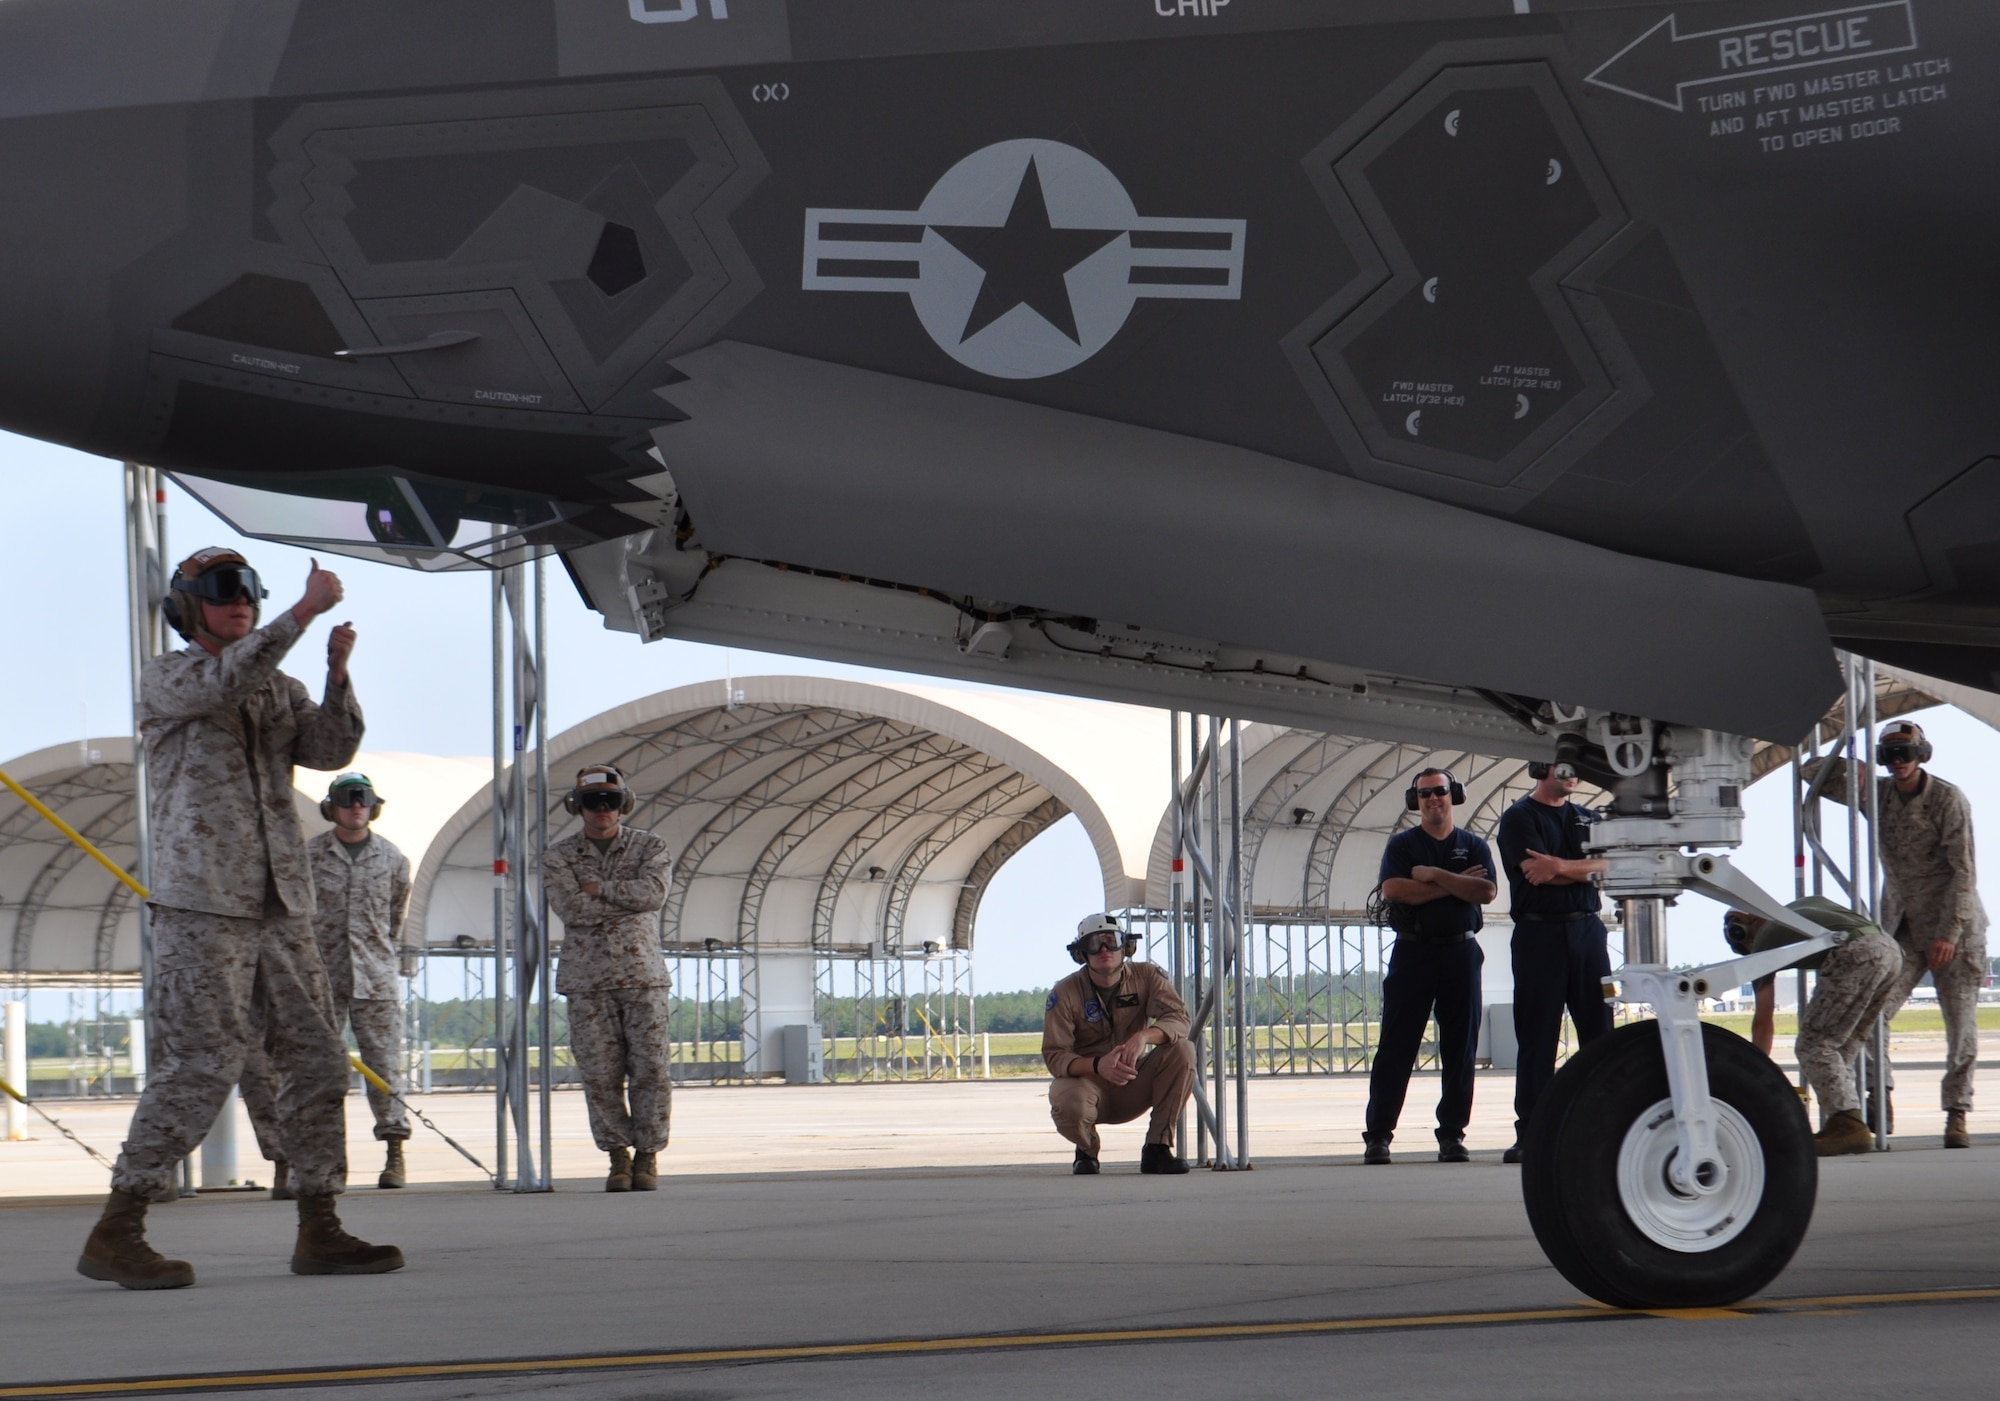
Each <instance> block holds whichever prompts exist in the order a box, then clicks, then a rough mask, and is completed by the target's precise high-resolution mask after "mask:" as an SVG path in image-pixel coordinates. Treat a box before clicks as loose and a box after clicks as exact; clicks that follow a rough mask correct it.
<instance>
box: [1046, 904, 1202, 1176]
mask: <svg viewBox="0 0 2000 1401" xmlns="http://www.w3.org/2000/svg"><path fill="white" fill-rule="evenodd" d="M1137 948H1138V939H1137V937H1136V936H1134V935H1132V934H1129V933H1127V932H1126V931H1125V930H1123V929H1121V928H1120V927H1119V925H1118V921H1117V920H1115V919H1113V918H1112V917H1111V916H1110V915H1108V914H1099V915H1092V916H1090V917H1089V918H1088V919H1086V920H1084V921H1083V923H1081V924H1079V925H1078V926H1077V931H1076V938H1074V939H1072V940H1071V941H1070V944H1069V956H1070V957H1071V958H1072V959H1073V960H1075V961H1076V962H1078V963H1081V964H1082V965H1083V967H1081V968H1079V969H1078V970H1077V971H1076V972H1074V973H1072V974H1070V975H1069V976H1068V977H1067V978H1064V979H1063V980H1062V981H1061V982H1059V983H1057V984H1056V985H1055V990H1054V991H1053V992H1051V993H1050V994H1049V1001H1048V1006H1047V1008H1046V1009H1045V1011H1044V1015H1043V1017H1042V1059H1043V1060H1044V1061H1045V1062H1047V1064H1048V1067H1049V1074H1051V1075H1053V1076H1055V1081H1054V1083H1052V1084H1051V1085H1050V1086H1049V1115H1050V1117H1051V1118H1053V1119H1054V1120H1055V1121H1056V1132H1058V1133H1060V1134H1061V1135H1062V1136H1063V1137H1064V1138H1066V1139H1068V1140H1069V1141H1070V1142H1071V1143H1074V1144H1075V1145H1076V1161H1075V1163H1074V1165H1073V1166H1072V1167H1071V1169H1070V1170H1071V1171H1072V1172H1074V1173H1076V1174H1077V1175H1078V1176H1089V1175H1091V1174H1094V1173H1095V1172H1096V1171H1097V1170H1098V1164H1097V1160H1098V1156H1099V1154H1100V1153H1101V1152H1102V1144H1101V1143H1100V1142H1099V1140H1098V1136H1097V1126H1098V1125H1099V1124H1124V1123H1130V1122H1131V1121H1132V1120H1134V1119H1136V1118H1138V1117H1139V1116H1140V1115H1141V1114H1144V1113H1146V1112H1147V1111H1149V1110H1150V1111H1151V1113H1152V1117H1151V1119H1150V1120H1148V1122H1147V1125H1146V1146H1145V1147H1144V1148H1143V1149H1141V1150H1140V1153H1139V1171H1141V1172H1145V1173H1181V1172H1186V1171H1187V1170H1188V1166H1187V1160H1186V1159H1185V1158H1182V1157H1180V1156H1178V1155H1177V1154H1176V1153H1175V1152H1174V1124H1175V1121H1176V1120H1177V1119H1179V1118H1180V1114H1181V1110H1182V1109H1183V1108H1185V1107H1186V1105H1187V1101H1188V1095H1189V1094H1190V1093H1192V1091H1193V1089H1194V1049H1193V1048H1192V1047H1191V1046H1189V1045H1188V1039H1187V1038H1188V1010H1187V1004H1186V1003H1185V1002H1183V1001H1181V999H1180V995H1179V994H1178V993H1176V992H1175V991H1174V985H1173V984H1172V983H1171V982H1169V981H1167V975H1166V974H1165V973H1162V972H1161V971H1160V970H1159V969H1158V968H1157V967H1155V966H1154V965H1153V964H1151V963H1133V962H1130V961H1129V959H1130V956H1131V954H1132V953H1133V952H1134V951H1135V950H1136V949H1137ZM1148 1046H1150V1047H1152V1048H1153V1049H1152V1052H1151V1053H1150V1054H1148V1053H1147V1050H1146V1048H1147V1047H1148Z"/></svg>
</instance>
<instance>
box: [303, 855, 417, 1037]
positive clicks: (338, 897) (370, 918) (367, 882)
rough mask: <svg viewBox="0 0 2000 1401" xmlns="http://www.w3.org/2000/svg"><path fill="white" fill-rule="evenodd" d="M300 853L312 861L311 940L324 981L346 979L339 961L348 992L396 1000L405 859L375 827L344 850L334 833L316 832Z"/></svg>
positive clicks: (406, 899) (406, 900)
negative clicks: (322, 966)
mask: <svg viewBox="0 0 2000 1401" xmlns="http://www.w3.org/2000/svg"><path fill="white" fill-rule="evenodd" d="M306 855H307V856H308V857H310V858H311V860H312V873H313V893H314V896H315V898H316V899H317V900H318V902H319V908H318V910H317V911H316V912H315V913H314V915H313V939H314V942H316V943H317V944H318V945H319V952H320V957H321V958H323V959H325V960H326V971H327V978H328V980H329V981H330V982H332V984H333V985H334V987H335V988H336V989H338V988H340V987H341V986H342V984H343V983H346V982H347V981H348V979H346V978H343V977H342V976H341V965H343V964H345V965H346V966H347V967H348V968H350V969H351V970H352V975H351V976H352V984H351V987H350V988H349V991H348V996H350V997H358V998H362V999H363V1000H368V1001H382V1002H396V1001H399V1000H400V999H401V998H402V995H403V990H402V988H401V987H400V986H398V984H397V979H398V978H399V977H400V976H401V973H400V971H399V965H400V963H401V961H402V960H401V949H400V948H399V944H400V942H401V939H402V934H403V916H404V915H406V914H408V913H409V909H410V858H409V857H407V856H405V855H403V853H402V852H401V851H399V850H397V849H396V845H395V843H393V842H391V841H388V840H387V839H385V838H384V837H383V836H382V835H381V834H380V833H375V832H371V833H369V836H368V840H367V841H365V842H360V843H358V844H356V845H354V846H350V847H347V848H346V849H345V850H344V851H343V850H342V849H341V841H340V838H339V837H337V836H335V835H334V834H333V833H332V832H331V831H326V832H321V833H320V834H319V835H318V836H316V837H314V838H313V839H312V840H311V841H309V842H307V843H306ZM350 857H352V858H353V859H352V860H350V859H349V858H350Z"/></svg>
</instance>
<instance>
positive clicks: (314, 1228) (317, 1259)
mask: <svg viewBox="0 0 2000 1401" xmlns="http://www.w3.org/2000/svg"><path fill="white" fill-rule="evenodd" d="M402 1268H403V1252H402V1251H400V1250H398V1249H396V1247H395V1246H393V1245H370V1244H369V1243H368V1242H367V1241H365V1240H356V1239H355V1238H354V1237H353V1236H350V1235H349V1234H347V1232H346V1231H343V1230H342V1229H341V1228H340V1217H339V1216H337V1215H335V1214H334V1210H333V1198H332V1197H300V1198H299V1239H298V1243H297V1244H296V1245H294V1246H293V1247H292V1273H293V1274H295V1275H385V1274H387V1273H389V1271H391V1270H400V1269H402Z"/></svg>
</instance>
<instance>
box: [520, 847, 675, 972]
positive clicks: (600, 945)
mask: <svg viewBox="0 0 2000 1401" xmlns="http://www.w3.org/2000/svg"><path fill="white" fill-rule="evenodd" d="M671 864H672V858H671V857H669V856H668V854H667V844H666V842H665V841H664V840H663V839H662V838H659V837H656V836H654V835H653V834H652V833H651V832H647V831H643V830H641V829H640V828H637V827H621V828H620V829H619V832H618V835H617V837H615V838H614V839H613V840H612V843H611V849H610V850H609V851H606V852H604V853H603V854H602V855H599V854H598V850H597V848H596V847H595V846H593V845H591V842H590V838H588V837H586V836H585V835H584V834H583V833H582V832H576V833H573V834H571V835H570V836H567V837H564V838H563V839H562V840H561V841H559V842H556V843H555V844H553V845H552V846H550V847H549V853H548V859H547V860H546V861H545V862H544V863H543V866H542V881H543V884H544V885H545V887H546V888H547V890H548V892H549V908H550V909H552V910H554V911H555V913H556V916H557V917H558V918H559V919H561V920H562V922H563V934H562V957H561V961H560V962H559V963H558V964H557V966H556V991H557V992H560V993H563V994H569V993H572V992H601V991H603V990H604V989H606V988H639V987H666V986H668V984H669V983H670V981H671V980H670V979H669V978H668V976H667V961H666V958H665V957H664V956H663V955H662V954H661V952H660V918H659V909H660V906H662V905H664V904H665V903H666V902H667V881H668V878H669V868H670V866H671ZM591 880H594V881H597V882H598V883H599V884H598V891H599V893H598V894H596V895H586V894H585V893H584V892H583V889H582V886H583V883H584V882H585V881H591Z"/></svg>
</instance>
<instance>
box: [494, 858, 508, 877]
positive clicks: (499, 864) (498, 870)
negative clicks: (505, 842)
mask: <svg viewBox="0 0 2000 1401" xmlns="http://www.w3.org/2000/svg"><path fill="white" fill-rule="evenodd" d="M493 874H494V875H496V876H504V875H506V874H507V858H506V857H504V856H503V857H501V858H500V859H499V860H498V861H495V862H494V863H493Z"/></svg>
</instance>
